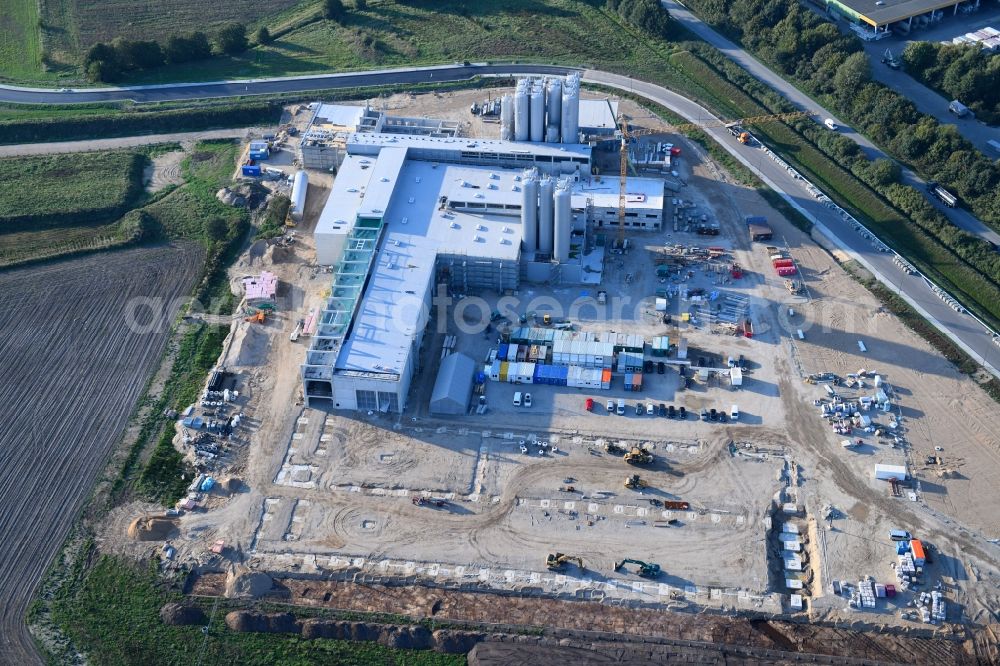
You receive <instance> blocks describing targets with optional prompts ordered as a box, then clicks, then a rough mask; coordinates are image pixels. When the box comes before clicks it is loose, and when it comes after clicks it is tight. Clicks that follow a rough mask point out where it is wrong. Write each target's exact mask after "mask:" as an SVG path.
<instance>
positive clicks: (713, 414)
mask: <svg viewBox="0 0 1000 666" xmlns="http://www.w3.org/2000/svg"><path fill="white" fill-rule="evenodd" d="M708 420H709V421H718V420H719V413H718V412H717V411H715V407H713V408H712V409H710V410H708Z"/></svg>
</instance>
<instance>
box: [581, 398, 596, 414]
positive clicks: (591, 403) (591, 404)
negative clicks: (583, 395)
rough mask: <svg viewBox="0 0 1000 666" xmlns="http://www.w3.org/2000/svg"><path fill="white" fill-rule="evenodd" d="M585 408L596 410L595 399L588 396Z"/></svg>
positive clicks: (584, 404) (589, 410)
mask: <svg viewBox="0 0 1000 666" xmlns="http://www.w3.org/2000/svg"><path fill="white" fill-rule="evenodd" d="M583 408H584V409H586V410H587V411H588V412H592V411H594V399H593V398H587V399H586V400H585V401H584V403H583Z"/></svg>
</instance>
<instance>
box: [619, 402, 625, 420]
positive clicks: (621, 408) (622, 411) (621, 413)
mask: <svg viewBox="0 0 1000 666" xmlns="http://www.w3.org/2000/svg"><path fill="white" fill-rule="evenodd" d="M617 412H618V416H624V415H625V400H624V399H622V398H618V409H617Z"/></svg>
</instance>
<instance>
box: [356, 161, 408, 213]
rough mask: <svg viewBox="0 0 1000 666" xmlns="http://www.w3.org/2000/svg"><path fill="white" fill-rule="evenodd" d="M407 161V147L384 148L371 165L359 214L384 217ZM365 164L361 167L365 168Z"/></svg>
mask: <svg viewBox="0 0 1000 666" xmlns="http://www.w3.org/2000/svg"><path fill="white" fill-rule="evenodd" d="M405 161H406V148H398V147H395V146H393V147H390V148H384V149H382V151H380V152H379V154H378V159H377V160H376V161H375V164H374V165H372V166H371V168H370V171H371V177H370V178H369V179H368V186H367V187H366V188H365V196H364V198H362V200H361V205H360V206H359V207H358V215H360V216H361V217H382V216H383V215H384V214H385V211H386V209H388V208H389V202H390V201H392V197H393V193H394V192H395V189H396V184H397V181H398V180H399V172H400V171H401V170H402V168H403V163H404V162H405ZM365 166H366V165H365V164H363V163H362V164H361V165H360V168H361V169H365Z"/></svg>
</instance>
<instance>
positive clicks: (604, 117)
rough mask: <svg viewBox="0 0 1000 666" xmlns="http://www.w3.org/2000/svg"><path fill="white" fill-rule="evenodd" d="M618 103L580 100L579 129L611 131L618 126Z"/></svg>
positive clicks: (604, 100)
mask: <svg viewBox="0 0 1000 666" xmlns="http://www.w3.org/2000/svg"><path fill="white" fill-rule="evenodd" d="M616 118H618V102H617V101H616V100H610V99H581V100H580V128H581V129H604V130H613V129H615V128H616V127H617V126H618V122H617V121H616Z"/></svg>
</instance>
